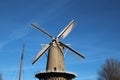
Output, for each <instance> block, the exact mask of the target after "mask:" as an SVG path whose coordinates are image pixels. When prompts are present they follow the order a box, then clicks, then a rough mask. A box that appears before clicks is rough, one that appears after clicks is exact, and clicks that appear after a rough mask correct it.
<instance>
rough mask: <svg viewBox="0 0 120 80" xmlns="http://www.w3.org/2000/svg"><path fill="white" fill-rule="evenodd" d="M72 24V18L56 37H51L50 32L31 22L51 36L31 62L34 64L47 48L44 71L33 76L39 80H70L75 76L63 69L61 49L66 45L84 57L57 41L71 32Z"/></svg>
mask: <svg viewBox="0 0 120 80" xmlns="http://www.w3.org/2000/svg"><path fill="white" fill-rule="evenodd" d="M74 24H75V21H74V20H72V21H71V22H70V23H69V24H68V25H67V27H65V29H63V30H62V31H61V33H60V34H59V35H58V36H57V37H53V36H52V35H51V34H49V33H48V32H46V31H45V30H43V29H42V28H40V27H39V26H37V25H36V24H31V25H32V26H33V27H34V28H35V29H37V30H39V31H41V32H42V33H44V34H45V35H47V36H48V37H50V38H52V41H51V42H50V43H49V44H46V45H45V47H44V48H43V49H42V50H41V51H40V52H39V53H38V54H37V56H36V57H35V59H34V61H33V62H32V64H34V63H35V62H36V61H37V60H38V59H39V58H40V57H41V56H42V55H43V54H44V53H45V52H46V51H47V50H48V57H47V65H46V71H45V72H41V73H38V74H36V75H35V77H37V78H38V79H39V80H72V79H73V78H75V77H76V75H75V74H73V73H69V72H66V71H65V65H64V53H63V49H64V47H66V48H68V49H69V50H71V51H73V52H74V53H75V54H76V55H78V56H79V57H81V58H85V57H84V56H83V55H81V54H80V53H79V52H77V51H76V50H74V49H72V48H71V47H70V46H68V45H66V44H64V43H63V42H61V41H59V38H62V39H64V38H65V37H66V36H67V35H68V34H69V33H70V32H71V30H72V28H73V26H74Z"/></svg>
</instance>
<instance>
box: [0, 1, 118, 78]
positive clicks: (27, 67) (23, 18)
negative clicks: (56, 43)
mask: <svg viewBox="0 0 120 80" xmlns="http://www.w3.org/2000/svg"><path fill="white" fill-rule="evenodd" d="M119 4H120V1H119V0H64V1H61V0H51V1H50V0H1V1H0V72H2V74H3V79H4V80H9V79H11V80H16V79H18V73H19V64H20V56H21V52H22V45H23V43H25V55H24V64H23V74H22V79H23V80H37V79H36V78H35V77H34V74H35V73H37V72H39V71H44V70H45V65H46V55H43V56H42V57H41V59H39V61H38V62H37V63H36V64H35V65H32V64H31V62H32V60H33V59H34V57H35V56H36V54H37V52H38V51H40V50H41V49H42V47H41V46H40V44H44V43H49V42H50V41H51V39H49V38H48V37H46V36H44V35H43V34H42V33H40V32H39V31H37V30H35V29H33V28H32V27H31V26H30V24H31V23H32V22H35V23H37V24H39V25H40V26H41V27H42V28H44V29H45V30H46V31H48V32H49V33H51V34H53V35H54V36H57V35H58V34H59V32H60V31H61V30H62V29H64V27H66V25H67V24H68V23H69V22H70V21H71V20H72V19H74V20H75V21H76V25H75V27H74V29H73V30H72V32H71V33H70V34H69V35H68V36H67V37H66V38H65V39H64V40H62V41H63V42H65V43H68V44H71V47H73V48H74V49H76V50H77V51H79V52H81V53H82V54H83V55H85V56H86V58H85V59H84V60H83V59H79V58H78V57H77V56H75V55H73V53H72V52H71V51H68V53H67V54H66V56H65V65H66V71H70V72H74V73H76V74H77V77H76V78H75V80H80V79H81V80H96V78H97V71H98V70H99V69H100V67H101V65H102V64H103V63H104V61H105V59H106V58H109V57H113V58H116V59H118V60H120V5H119Z"/></svg>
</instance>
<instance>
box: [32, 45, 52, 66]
mask: <svg viewBox="0 0 120 80" xmlns="http://www.w3.org/2000/svg"><path fill="white" fill-rule="evenodd" d="M49 47H50V44H46V45H45V47H44V48H43V49H42V50H41V51H40V52H39V53H38V54H37V56H36V57H35V59H34V61H33V62H32V64H34V63H35V62H36V61H37V60H38V59H39V58H40V57H41V56H42V55H43V54H44V53H45V51H47V50H48V48H49Z"/></svg>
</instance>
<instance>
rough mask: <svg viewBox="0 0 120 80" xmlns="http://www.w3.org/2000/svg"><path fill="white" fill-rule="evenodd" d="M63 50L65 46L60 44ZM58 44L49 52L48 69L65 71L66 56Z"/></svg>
mask: <svg viewBox="0 0 120 80" xmlns="http://www.w3.org/2000/svg"><path fill="white" fill-rule="evenodd" d="M59 47H60V49H61V50H63V46H61V45H59ZM60 49H59V48H58V46H57V45H56V44H53V45H52V46H51V47H50V49H49V52H48V58H47V67H46V71H48V72H49V71H65V66H64V57H63V54H62V53H61V50H60Z"/></svg>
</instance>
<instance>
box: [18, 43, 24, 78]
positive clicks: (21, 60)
mask: <svg viewBox="0 0 120 80" xmlns="http://www.w3.org/2000/svg"><path fill="white" fill-rule="evenodd" d="M24 47H25V45H24V44H23V48H22V55H21V59H20V72H19V80H21V76H22V64H23V58H24Z"/></svg>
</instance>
